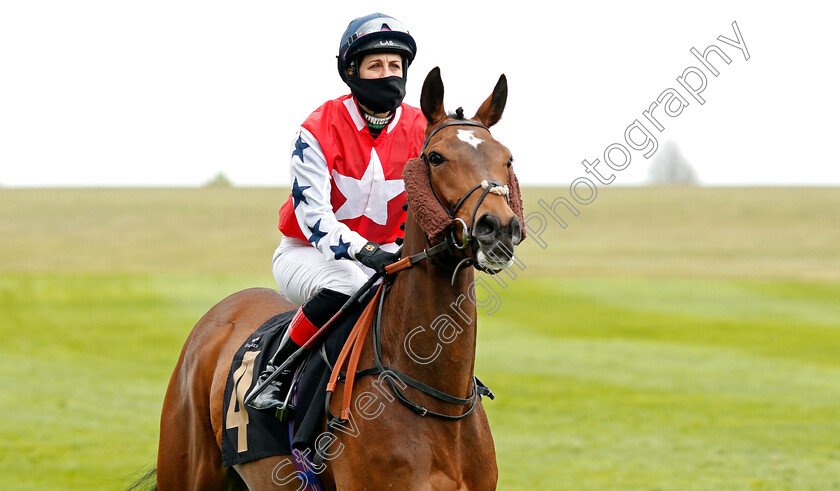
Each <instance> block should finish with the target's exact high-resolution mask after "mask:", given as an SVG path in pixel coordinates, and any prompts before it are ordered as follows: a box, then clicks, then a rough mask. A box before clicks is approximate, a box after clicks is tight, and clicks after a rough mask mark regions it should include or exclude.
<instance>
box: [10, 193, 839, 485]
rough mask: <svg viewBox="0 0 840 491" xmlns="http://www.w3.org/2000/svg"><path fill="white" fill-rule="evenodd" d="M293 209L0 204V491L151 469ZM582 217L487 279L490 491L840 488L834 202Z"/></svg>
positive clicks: (193, 198)
mask: <svg viewBox="0 0 840 491" xmlns="http://www.w3.org/2000/svg"><path fill="white" fill-rule="evenodd" d="M286 193H287V191H286V190H278V189H189V190H187V189H142V190H135V189H127V190H7V189H0V237H3V239H2V241H0V340H2V341H0V373H2V374H3V385H2V390H1V391H0V407H2V414H0V416H2V417H0V440H2V442H3V445H2V450H0V475H2V476H3V478H2V483H3V484H2V488H3V489H15V490H36V489H37V490H41V489H62V490H64V489H80V490H81V489H119V488H122V487H124V485H125V483H126V482H127V481H128V480H129V478H130V477H131V475H132V473H134V472H136V471H138V470H140V469H141V468H143V467H144V466H147V465H151V464H153V462H154V459H155V455H156V450H157V432H158V418H159V411H160V405H161V402H162V398H163V394H164V391H165V389H166V384H167V382H168V379H169V376H170V374H171V370H172V368H173V366H174V364H175V361H176V359H177V356H178V353H179V352H180V349H181V346H182V343H183V341H184V339H185V337H186V335H187V333H188V332H189V330H190V329H191V327H192V325H193V324H194V323H195V322H196V321H197V319H198V318H199V317H200V316H201V315H202V314H203V313H204V312H205V311H206V310H207V309H209V308H210V307H211V306H212V305H213V304H214V303H215V302H217V301H218V300H220V299H221V298H223V297H224V296H226V295H227V294H229V293H232V292H234V291H236V290H239V289H242V288H246V287H250V286H272V285H273V279H272V278H271V274H270V272H269V267H268V262H269V258H270V255H271V252H272V251H273V249H274V247H275V246H276V242H277V240H278V239H279V235H278V232H276V229H275V220H276V208H277V207H278V205H279V204H280V203H281V202H282V201H283V199H285V196H286ZM557 196H568V194H567V192H566V190H564V189H548V188H544V189H529V190H526V191H525V197H526V207H527V210H526V211H535V210H539V207H538V205H537V204H536V203H537V201H538V199H540V198H542V199H544V200H545V201H547V202H549V203H550V202H551V201H552V200H553V199H554V198H555V197H557ZM580 212H581V214H580V216H578V217H576V218H573V217H567V218H566V221H567V223H568V227H567V228H566V229H565V230H563V229H562V228H560V227H559V226H557V225H556V224H553V222H552V223H551V224H549V227H548V228H547V229H546V231H545V232H544V233H543V235H542V239H543V240H544V241H545V242H546V244H547V245H548V247H546V249H541V248H539V247H538V246H536V244H535V241H533V240H530V241H528V242H526V243H525V244H524V245H523V247H522V249H521V251H520V257H521V259H522V261H523V263H524V264H525V266H526V269H525V271H522V272H520V277H518V278H516V279H515V280H510V279H509V278H508V279H507V285H506V286H505V287H502V286H500V285H498V284H497V283H495V282H494V281H493V280H492V279H488V283H489V284H492V285H496V289H497V290H498V292H499V294H500V298H501V306H500V309H499V310H498V312H496V313H495V314H494V315H492V316H491V315H487V313H482V315H481V320H480V328H479V347H478V360H477V372H478V375H479V376H480V377H481V378H482V380H483V381H484V382H486V383H487V384H489V385H490V386H491V387H492V388H493V389H494V391H495V392H496V394H497V396H498V397H497V399H496V400H495V401H486V403H485V407H486V408H487V411H488V415H489V417H490V420H491V427H492V429H493V434H494V438H495V442H496V450H497V455H498V461H499V468H500V489H523V490H525V489H527V490H530V489H570V490H602V489H610V490H612V489H616V490H693V489H698V490H699V489H702V490H720V489H724V490H730V489H733V490H740V489H745V490H778V489H782V490H785V489H789V490H800V489H813V490H826V489H840V440H838V438H837V436H838V435H840V418H838V417H837V415H838V414H840V383H838V381H840V247H837V244H840V227H837V226H836V224H837V223H840V190H838V189H837V188H816V189H815V188H757V189H747V188H719V189H704V188H697V189H694V188H692V189H683V188H610V189H603V190H601V192H600V194H599V195H598V198H597V200H596V201H595V202H594V203H592V204H591V205H588V206H587V207H580Z"/></svg>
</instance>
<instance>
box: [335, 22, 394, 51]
mask: <svg viewBox="0 0 840 491" xmlns="http://www.w3.org/2000/svg"><path fill="white" fill-rule="evenodd" d="M383 31H385V32H387V31H392V32H402V33H405V34H408V29H407V28H406V27H405V26H404V25H403V24H402V22H400V21H398V20H397V19H394V18H393V17H377V18H374V19H370V20H369V21H367V22H365V23H363V24H362V25H360V26H359V28H358V29H356V31H355V32H353V34H352V35H351V36H350V37H349V38H348V39H347V41H345V43H346V44H345V46H344V49H348V48H350V46H351V45H352V44H353V43H354V42H356V40H358V39H359V38H360V37H363V36H366V35H368V34H373V33H375V32H383Z"/></svg>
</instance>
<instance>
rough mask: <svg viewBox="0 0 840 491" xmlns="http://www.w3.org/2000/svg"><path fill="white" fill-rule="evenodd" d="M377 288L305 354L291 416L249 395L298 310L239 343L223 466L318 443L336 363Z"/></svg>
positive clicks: (226, 405)
mask: <svg viewBox="0 0 840 491" xmlns="http://www.w3.org/2000/svg"><path fill="white" fill-rule="evenodd" d="M374 293H375V289H370V290H369V291H367V292H366V293H365V294H363V295H362V296H361V297H360V298H359V301H357V302H355V303H354V304H352V305H351V306H350V307H348V308H347V309H346V310H345V313H344V314H343V315H342V317H341V318H339V319H337V320H336V322H334V323H333V325H332V326H331V327H330V329H329V332H328V333H327V334H326V337H325V338H324V340H323V342H322V344H321V346H320V348H319V349H311V350H309V351H308V352H307V353H306V354H305V356H302V357H300V359H299V362H298V365H297V367H296V368H295V376H294V380H293V383H292V389H291V390H292V392H291V394H290V397H291V398H292V404H293V405H294V406H295V411H294V413H293V414H292V415H290V417H289V418H288V420H287V421H280V420H279V419H277V417H275V412H274V410H264V411H260V410H257V409H254V408H251V407H249V406H247V405H245V404H244V399H245V394H247V393H248V392H250V390H251V389H252V388H253V387H254V386H255V385H256V383H257V376H258V375H259V374H260V373H261V372H262V371H263V370H264V369H265V366H266V364H267V363H268V361H269V360H270V358H271V356H272V354H274V352H275V351H277V347H278V346H279V344H280V341H281V340H282V339H283V335H284V334H285V332H286V329H288V326H289V323H290V322H291V320H292V317H293V316H294V314H295V311H294V310H292V311H289V312H283V313H280V314H277V315H275V316H274V317H272V318H271V319H269V320H267V321H266V322H265V323H263V324H262V325H261V326H260V327H259V328H257V330H256V331H254V333H253V334H251V336H249V337H248V339H247V340H246V341H245V342H244V343H243V344H242V346H240V347H239V349H238V350H237V352H236V354H235V355H234V357H233V361H232V362H231V367H230V370H229V372H228V377H227V382H226V385H225V395H224V400H223V406H222V408H223V411H224V413H223V418H224V419H223V420H224V422H225V428H224V431H223V433H222V464H223V465H224V466H226V467H229V466H232V465H237V464H243V463H245V462H250V461H252V460H257V459H261V458H265V457H271V456H275V455H291V454H292V449H298V450H301V451H304V450H305V449H306V448H310V449H311V448H313V444H314V440H315V438H316V437H317V436H318V434H319V432H320V425H321V424H322V421H323V417H324V401H325V399H326V386H327V381H328V380H329V377H330V373H331V371H332V370H331V367H332V366H333V365H334V363H335V361H336V359H337V358H338V355H339V353H340V351H341V349H342V347H343V346H344V343H345V341H346V340H347V338H348V336H349V335H350V332H351V331H352V329H353V326H354V325H355V323H356V320H357V319H358V318H359V316H360V315H361V313H362V311H363V310H364V308H365V306H366V305H367V303H368V302H369V301H370V299H371V298H372V296H373V294H374Z"/></svg>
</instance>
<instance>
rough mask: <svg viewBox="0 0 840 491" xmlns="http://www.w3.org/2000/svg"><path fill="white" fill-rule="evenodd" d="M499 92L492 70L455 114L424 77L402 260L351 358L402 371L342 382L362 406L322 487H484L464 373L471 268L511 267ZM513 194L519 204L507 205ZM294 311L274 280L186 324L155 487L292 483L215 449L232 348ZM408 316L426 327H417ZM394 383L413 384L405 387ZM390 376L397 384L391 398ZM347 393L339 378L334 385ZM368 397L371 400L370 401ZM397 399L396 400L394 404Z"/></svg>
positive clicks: (339, 436) (472, 342) (482, 445)
mask: <svg viewBox="0 0 840 491" xmlns="http://www.w3.org/2000/svg"><path fill="white" fill-rule="evenodd" d="M506 100H507V79H506V78H505V76H504V75H502V76H501V77H500V78H499V81H498V83H497V84H496V86H495V88H494V90H493V93H492V94H491V95H490V97H488V98H487V100H486V101H484V103H483V104H482V105H481V106H480V108H479V109H478V111H477V113H476V114H475V116H474V117H473V118H472V119H465V118H464V116H463V111H462V110H460V108H459V111H458V112H457V113H456V114H454V115H452V114H447V113H446V112H445V111H444V107H443V82H442V80H441V77H440V70H439V69H438V68H435V69H433V70H432V71H431V72H430V73H429V74H428V76H427V78H426V80H425V82H424V84H423V89H422V94H421V109H422V111H423V114H424V115H425V116H426V119H427V121H428V126H427V128H426V141H425V144H424V147H423V150H422V159H413V160H412V161H410V162H409V164H406V173H405V174H404V176H405V178H406V194H407V199H408V214H407V220H406V224H405V238H404V244H403V249H402V257H403V260H402V262H405V263H406V264H408V265H409V266H411V267H408V268H406V269H404V270H402V271H400V272H399V273H395V274H393V275H389V278H390V279H389V280H388V291H387V295H384V296H383V298H382V301H381V317H380V318H379V319H378V320H377V323H378V326H379V328H380V329H379V330H377V331H376V335H378V340H377V343H376V344H374V342H373V341H372V338H371V336H365V338H364V339H362V342H363V344H361V345H360V346H361V348H360V349H361V357H360V359H361V360H362V362H361V363H362V365H363V366H364V364H365V363H367V361H368V360H371V359H373V358H374V356H375V355H377V351H378V352H379V353H381V354H380V355H379V356H380V362H381V363H384V364H387V365H388V366H389V367H393V369H394V370H398V371H399V373H400V375H401V378H400V379H397V378H394V379H393V380H391V379H387V380H388V382H389V385H390V387H391V389H392V391H391V392H389V391H388V390H387V389H383V387H382V386H381V384H382V377H358V378H357V379H356V382H355V387H350V388H349V389H350V390H351V392H349V393H352V403H353V404H352V406H351V407H353V408H355V409H356V410H357V411H365V412H364V414H363V416H365V417H358V414H357V415H356V416H357V417H353V414H352V413H351V414H350V417H351V418H352V420H351V421H352V423H353V425H354V435H353V436H350V435H348V434H346V433H343V432H333V433H332V435H333V436H332V437H331V438H328V439H327V440H328V443H329V446H324V448H323V450H324V452H323V454H322V456H323V455H326V459H321V460H322V462H323V466H322V467H321V471H320V472H319V478H320V481H321V484H322V485H323V487H324V489H341V490H360V489H394V488H398V489H418V490H419V489H434V490H485V489H495V487H496V483H497V478H498V470H497V467H496V456H495V448H494V444H493V437H492V435H491V433H490V426H489V424H488V421H487V416H486V414H485V412H484V408H483V406H482V403H481V401H480V397H478V393H477V387H478V386H477V379H475V378H474V373H473V370H474V363H475V352H476V301H475V296H476V294H475V291H474V289H475V285H474V281H475V273H474V271H475V269H476V268H478V269H480V270H484V271H487V272H490V273H495V272H498V271H500V270H502V269H504V268H505V267H508V266H510V264H511V263H512V262H513V260H514V257H513V250H514V247H515V246H516V245H518V243H519V242H520V241H521V239H522V237H523V235H522V234H523V232H522V227H521V222H522V218H521V197H520V196H519V188H518V183H517V182H516V177H515V175H514V174H513V171H512V169H511V163H512V158H511V154H510V151H509V150H508V149H507V148H506V147H505V146H504V145H502V144H501V143H499V142H497V141H496V140H495V139H494V138H493V137H492V136H491V135H490V132H489V130H488V128H490V127H491V126H493V125H494V124H495V123H496V122H498V121H499V119H500V118H501V116H502V112H503V110H504V106H505V103H506ZM412 162H413V163H412ZM409 165H412V166H413V167H412V168H411V171H412V172H413V173H414V174H413V175H412V176H413V177H412V179H411V180H410V179H409V176H408V174H409ZM418 176H419V178H418ZM423 187H425V188H426V189H425V190H424V189H422V188H423ZM424 193H425V194H424ZM429 196H433V197H432V198H431V199H429ZM512 198H516V199H517V200H520V201H519V202H518V203H519V205H518V208H519V209H518V210H516V211H515V210H514V209H513V208H517V206H515V205H514V200H513V199H512ZM433 253H434V254H433ZM406 258H411V260H410V261H408V260H407V259H406ZM406 261H408V262H406ZM409 263H410V264H409ZM472 266H474V267H472ZM471 289H472V290H471ZM296 308H297V306H296V305H294V304H292V303H291V302H290V301H289V300H287V299H286V298H285V297H284V296H283V295H282V294H280V293H279V292H277V291H275V290H272V289H267V288H253V289H248V290H243V291H240V292H238V293H234V294H233V295H231V296H229V297H227V298H226V299H224V300H222V301H221V302H219V303H218V304H216V305H215V306H214V307H213V308H212V309H211V310H210V311H209V312H207V314H205V315H204V316H203V317H202V318H201V320H200V321H199V322H198V323H197V324H196V326H195V327H194V328H193V330H192V331H191V333H190V334H189V337H188V338H187V340H186V343H185V345H184V347H183V349H182V351H181V355H180V358H179V360H178V363H177V365H176V367H175V370H174V373H173V374H172V378H171V380H170V382H169V386H168V389H167V392H166V396H165V398H164V402H163V408H162V416H161V425H160V441H159V448H158V459H157V468H156V475H150V477H156V484H157V486H158V489H161V490H203V491H210V490H227V489H252V490H263V489H272V490H275V489H302V488H301V483H300V481H299V480H298V479H296V478H294V474H295V472H294V469H295V467H294V465H293V462H292V457H290V456H277V457H267V458H262V459H259V460H254V461H251V462H248V463H245V464H240V465H235V466H233V468H225V467H223V466H222V453H221V450H220V448H221V439H222V432H223V429H224V426H225V424H226V422H225V421H224V418H225V413H226V412H227V408H223V407H222V406H223V395H224V391H225V384H226V380H227V377H228V371H229V369H230V367H231V362H232V359H233V357H234V354H235V353H236V351H237V349H238V348H239V347H240V346H241V345H242V344H243V343H244V342H245V341H246V340H247V338H248V337H249V336H251V334H252V333H253V332H254V331H255V330H256V329H257V328H258V327H259V326H260V325H262V324H263V322H265V321H266V320H268V319H269V318H271V317H273V316H275V315H276V314H278V313H280V312H284V311H290V310H293V309H296ZM444 324H445V325H444ZM436 325H437V327H436ZM416 326H430V329H429V330H425V329H424V332H425V334H421V333H419V332H418V331H416ZM412 328H415V330H414V331H411V330H412ZM409 331H411V332H412V336H410V337H409V336H408V334H409ZM444 331H445V332H444ZM429 333H431V335H429ZM377 348H378V349H377ZM433 356H434V359H432V357H433ZM367 366H370V365H367ZM360 368H362V367H360ZM403 381H409V382H415V383H414V384H411V383H410V384H409V385H412V386H411V387H407V385H406V384H405V383H403ZM377 384H379V385H377ZM246 385H247V384H246ZM396 386H399V387H400V388H402V389H403V390H402V391H399V395H398V394H397V393H396V392H394V391H396V390H397V389H396ZM417 387H425V388H426V389H431V390H417ZM345 389H348V387H345V386H344V383H343V382H342V381H339V382H338V384H337V387H336V388H335V392H336V394H342V393H343V390H345ZM376 394H380V395H381V397H379V398H378V399H376V400H373V399H371V396H372V395H376ZM485 394H486V392H485ZM395 395H398V398H400V400H401V401H402V400H403V399H405V401H402V402H405V403H406V404H401V403H399V402H392V401H395V398H394V396H395ZM339 399H340V398H338V397H337V398H335V399H328V401H329V402H328V406H329V408H328V409H329V413H333V414H339V413H341V414H342V415H344V416H346V415H347V413H346V412H342V407H341V401H340V400H339ZM362 399H364V400H362ZM456 401H457V402H458V403H457V404H454V403H453V402H456ZM412 405H413V406H412ZM418 408H419V409H418ZM374 413H375V416H376V417H367V416H371V415H373V414H374ZM423 416H427V417H423ZM431 416H438V417H431ZM340 421H341V420H340ZM345 421H346V420H345ZM327 427H328V426H327V421H326V418H325V421H324V428H325V429H326V428H327ZM339 450H340V454H339V453H338V452H339ZM280 471H282V472H280ZM285 476H289V477H290V478H288V479H286V478H285Z"/></svg>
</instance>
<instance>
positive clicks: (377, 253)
mask: <svg viewBox="0 0 840 491" xmlns="http://www.w3.org/2000/svg"><path fill="white" fill-rule="evenodd" d="M399 259H400V255H399V254H395V253H393V252H387V251H383V250H382V249H381V248H380V247H379V244H377V243H376V242H368V243H367V244H365V246H364V247H362V250H360V251H359V252H357V253H356V260H357V261H359V262H360V263H362V264H364V265H365V266H367V267H368V268H370V269H372V270H374V271H376V272H377V273H382V272H383V271H385V266H386V265H388V264H391V263H394V262H396V261H399Z"/></svg>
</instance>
